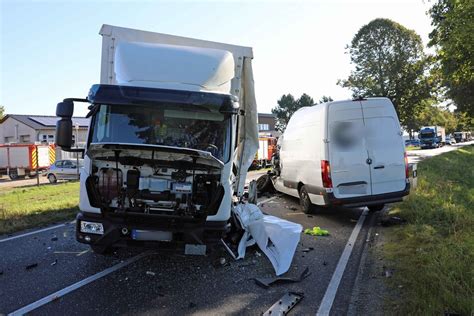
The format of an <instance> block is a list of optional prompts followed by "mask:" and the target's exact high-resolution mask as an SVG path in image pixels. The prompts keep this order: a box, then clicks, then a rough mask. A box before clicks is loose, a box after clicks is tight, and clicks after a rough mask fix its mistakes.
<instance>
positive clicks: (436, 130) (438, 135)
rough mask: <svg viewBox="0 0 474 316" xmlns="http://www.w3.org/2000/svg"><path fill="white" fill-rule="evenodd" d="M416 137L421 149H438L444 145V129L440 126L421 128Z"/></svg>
mask: <svg viewBox="0 0 474 316" xmlns="http://www.w3.org/2000/svg"><path fill="white" fill-rule="evenodd" d="M418 137H419V138H420V147H421V149H426V148H439V147H442V146H444V145H445V143H446V133H445V129H444V128H443V127H441V126H423V127H422V128H421V129H420V132H419V134H418Z"/></svg>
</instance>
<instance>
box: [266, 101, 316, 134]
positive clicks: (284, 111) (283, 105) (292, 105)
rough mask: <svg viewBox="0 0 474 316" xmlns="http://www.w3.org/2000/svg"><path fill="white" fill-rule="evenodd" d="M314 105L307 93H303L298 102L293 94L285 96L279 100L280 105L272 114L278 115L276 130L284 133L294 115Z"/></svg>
mask: <svg viewBox="0 0 474 316" xmlns="http://www.w3.org/2000/svg"><path fill="white" fill-rule="evenodd" d="M313 104H314V100H313V98H311V97H310V96H309V95H307V94H306V93H303V95H302V96H301V97H300V98H299V99H297V100H295V98H294V97H293V95H291V94H285V95H283V96H282V97H281V98H280V100H278V105H277V106H276V107H275V108H273V109H272V113H273V114H275V115H276V126H275V128H276V129H277V130H278V131H281V132H283V131H284V130H285V128H286V125H287V124H288V122H289V121H290V118H291V116H292V115H293V113H295V112H296V111H297V110H298V109H300V108H302V107H304V106H312V105H313Z"/></svg>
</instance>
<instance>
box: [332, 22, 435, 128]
mask: <svg viewBox="0 0 474 316" xmlns="http://www.w3.org/2000/svg"><path fill="white" fill-rule="evenodd" d="M348 51H349V54H350V56H351V62H352V63H353V64H354V65H355V69H354V70H353V71H351V74H350V76H349V77H348V78H347V79H346V80H339V82H338V84H339V85H341V86H343V87H347V88H349V89H351V90H352V93H353V96H354V97H358V96H362V97H375V96H383V97H388V98H390V100H391V101H392V102H393V104H394V106H395V109H396V111H397V113H398V116H399V118H400V122H401V123H402V125H403V126H404V127H405V128H406V129H407V130H408V131H409V132H410V134H411V132H412V131H413V130H416V119H415V116H416V114H417V112H418V110H419V108H420V107H421V102H422V101H423V100H425V99H427V98H429V97H430V95H431V93H430V92H431V82H430V80H429V78H428V76H426V72H427V71H428V67H429V65H430V63H429V58H427V56H426V55H425V54H424V52H423V44H422V41H421V38H420V36H419V35H418V34H416V33H415V32H414V31H412V30H409V29H407V28H405V27H404V26H403V25H401V24H398V23H396V22H394V21H392V20H389V19H375V20H373V21H371V22H370V23H369V24H367V25H364V26H363V27H362V28H361V29H360V30H359V31H358V32H357V34H356V35H355V36H354V38H353V39H352V42H351V44H350V46H348Z"/></svg>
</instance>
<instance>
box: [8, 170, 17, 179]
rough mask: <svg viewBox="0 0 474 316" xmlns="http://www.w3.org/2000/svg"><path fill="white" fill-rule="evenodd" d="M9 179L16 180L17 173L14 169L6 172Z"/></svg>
mask: <svg viewBox="0 0 474 316" xmlns="http://www.w3.org/2000/svg"><path fill="white" fill-rule="evenodd" d="M8 176H9V177H10V180H18V173H17V172H16V171H10V172H9V173H8Z"/></svg>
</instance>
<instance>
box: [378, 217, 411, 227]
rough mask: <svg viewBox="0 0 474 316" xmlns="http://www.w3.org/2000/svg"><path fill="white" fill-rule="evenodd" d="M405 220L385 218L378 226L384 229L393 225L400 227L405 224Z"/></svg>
mask: <svg viewBox="0 0 474 316" xmlns="http://www.w3.org/2000/svg"><path fill="white" fill-rule="evenodd" d="M405 223H406V220H405V219H403V218H400V217H397V216H392V217H389V218H385V219H383V220H381V221H380V224H381V225H382V226H384V227H388V226H393V225H400V224H405Z"/></svg>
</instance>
